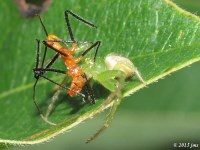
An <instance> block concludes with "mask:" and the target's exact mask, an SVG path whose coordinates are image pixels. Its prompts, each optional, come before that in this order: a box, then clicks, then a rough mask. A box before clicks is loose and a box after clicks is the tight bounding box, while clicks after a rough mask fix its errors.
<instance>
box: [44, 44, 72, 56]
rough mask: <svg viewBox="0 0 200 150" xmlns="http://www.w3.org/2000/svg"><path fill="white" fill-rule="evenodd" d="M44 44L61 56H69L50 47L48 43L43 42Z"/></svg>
mask: <svg viewBox="0 0 200 150" xmlns="http://www.w3.org/2000/svg"><path fill="white" fill-rule="evenodd" d="M43 44H44V45H46V46H48V47H49V48H51V49H52V50H54V51H56V52H57V53H59V54H61V55H63V56H66V57H67V56H68V55H67V54H65V53H63V52H61V51H59V50H57V49H56V48H54V47H53V46H51V45H48V44H47V42H46V41H43Z"/></svg>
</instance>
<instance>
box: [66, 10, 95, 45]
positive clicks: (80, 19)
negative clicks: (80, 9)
mask: <svg viewBox="0 0 200 150" xmlns="http://www.w3.org/2000/svg"><path fill="white" fill-rule="evenodd" d="M69 15H71V16H73V17H74V18H75V19H77V20H79V21H81V22H83V23H85V24H87V25H89V26H91V27H94V28H96V26H95V25H93V24H92V23H90V22H89V21H86V20H85V19H83V18H81V17H80V16H78V15H76V14H75V13H73V12H71V11H70V10H66V11H65V21H66V24H67V28H68V32H69V35H70V39H71V40H72V41H74V42H75V39H74V35H73V32H72V28H71V24H70V21H69Z"/></svg>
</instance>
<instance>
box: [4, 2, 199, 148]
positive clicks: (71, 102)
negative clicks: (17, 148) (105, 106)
mask: <svg viewBox="0 0 200 150" xmlns="http://www.w3.org/2000/svg"><path fill="white" fill-rule="evenodd" d="M0 9H1V10H3V9H4V12H3V13H1V14H0V18H1V20H2V19H3V23H2V24H1V25H0V27H1V29H3V30H2V35H3V36H1V41H2V42H1V43H0V49H1V52H2V54H1V55H0V63H1V64H2V68H1V79H0V83H1V86H0V107H1V109H0V112H1V115H0V122H1V125H0V143H1V145H2V146H6V145H9V144H11V145H12V144H34V143H39V142H42V141H46V140H48V139H49V138H51V137H53V136H55V135H57V134H59V133H62V132H64V131H66V130H69V129H71V128H72V127H73V126H75V125H77V124H78V123H80V122H81V121H83V120H84V119H87V118H89V117H91V116H93V115H94V114H96V113H97V112H98V111H99V108H100V107H101V104H102V103H103V102H104V99H106V97H107V96H108V94H109V92H108V91H105V89H103V88H102V87H101V86H100V85H98V84H96V86H95V95H96V97H97V100H98V101H97V104H95V105H91V104H85V105H83V104H82V103H81V101H82V100H81V98H78V97H74V98H70V97H68V96H67V95H66V94H65V91H64V92H63V93H62V94H61V95H60V96H59V105H58V106H57V107H56V109H55V110H54V111H53V113H52V115H51V116H50V118H49V119H50V120H51V121H53V122H56V123H58V124H57V125H56V126H50V125H48V124H46V123H45V122H44V121H43V120H42V119H41V118H40V117H39V115H38V114H37V111H36V108H35V106H34V104H33V102H32V92H33V90H32V87H33V84H34V77H33V74H32V68H33V67H34V64H35V53H36V42H35V38H39V39H41V40H43V39H45V35H44V33H43V30H42V27H41V25H40V23H39V20H38V18H32V19H27V20H25V19H23V18H22V17H21V16H20V14H19V13H18V10H17V8H16V6H15V5H14V3H11V2H10V3H6V2H2V4H1V5H0ZM66 9H70V10H72V11H73V12H75V13H77V14H79V15H80V16H82V17H84V18H85V19H87V20H89V21H91V22H94V24H95V25H97V26H98V29H97V30H93V29H90V28H88V27H85V26H84V25H82V24H80V23H78V22H76V21H74V20H73V19H72V18H70V19H71V20H72V26H73V31H74V35H75V38H76V39H77V40H82V41H85V40H86V41H96V40H101V41H102V45H101V47H100V51H99V53H98V59H99V60H103V59H104V57H105V56H106V55H107V54H109V53H116V54H119V55H122V56H125V57H128V58H129V59H130V60H131V61H133V62H134V64H135V66H137V68H138V70H139V71H140V72H141V74H142V76H143V78H144V79H145V80H146V81H147V83H148V84H150V83H152V82H154V81H156V80H158V79H160V78H162V77H164V76H166V75H168V74H170V73H171V72H173V71H176V70H178V69H180V68H183V67H185V66H187V65H189V64H192V63H193V62H196V61H198V60H199V59H200V43H199V37H200V30H199V26H200V25H199V24H200V20H199V18H198V17H196V16H194V15H192V14H190V13H187V12H185V11H183V10H181V9H180V8H178V7H177V6H176V5H174V4H173V3H172V2H170V1H168V0H126V1H123V0H117V1H116V0H110V1H106V0H100V1H89V0H77V1H76V2H75V1H73V0H68V1H64V0H60V1H54V2H53V4H52V5H51V6H50V8H49V10H48V12H46V13H44V14H43V20H44V23H45V25H46V27H47V30H48V32H49V33H53V34H56V35H57V36H58V37H60V38H62V39H69V36H68V33H67V30H66V24H65V20H64V11H65V10H66ZM93 10H95V11H93ZM5 14H6V16H7V17H3V16H5ZM59 63H60V64H59ZM61 64H63V62H61V61H60V62H59V61H58V63H57V64H56V67H60V66H62V65H61ZM52 78H53V79H55V80H56V81H58V82H59V81H61V80H62V76H60V75H58V74H54V75H53V76H52ZM143 87H144V86H143V85H142V84H141V83H140V82H139V81H137V79H136V78H135V77H134V78H132V79H130V80H128V81H127V82H126V85H125V87H124V89H123V92H124V96H127V95H130V94H132V93H134V92H135V91H137V90H138V89H140V88H143ZM53 89H54V85H52V84H51V83H49V82H47V81H45V80H41V81H40V82H39V85H38V88H37V101H38V104H39V106H40V108H41V109H42V111H43V112H44V111H45V110H46V109H47V106H48V103H49V102H50V97H51V94H52V91H53ZM102 91H105V92H104V93H102Z"/></svg>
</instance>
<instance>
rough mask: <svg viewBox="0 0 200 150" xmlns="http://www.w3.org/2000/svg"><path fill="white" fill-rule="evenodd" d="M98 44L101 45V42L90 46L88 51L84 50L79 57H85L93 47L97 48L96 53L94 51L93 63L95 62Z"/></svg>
mask: <svg viewBox="0 0 200 150" xmlns="http://www.w3.org/2000/svg"><path fill="white" fill-rule="evenodd" d="M100 44H101V41H97V42H95V43H94V44H92V45H91V46H90V47H89V48H88V49H86V50H85V51H84V52H83V53H82V54H81V56H85V55H86V54H87V53H88V52H89V51H90V50H91V49H92V48H93V47H95V46H97V48H96V51H95V54H94V62H95V61H96V56H97V53H98V49H99V46H100Z"/></svg>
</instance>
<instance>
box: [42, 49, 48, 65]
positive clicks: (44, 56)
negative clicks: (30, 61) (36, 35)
mask: <svg viewBox="0 0 200 150" xmlns="http://www.w3.org/2000/svg"><path fill="white" fill-rule="evenodd" d="M46 54H47V46H46V45H45V49H44V55H43V58H42V65H41V68H43V67H44V61H45V58H46Z"/></svg>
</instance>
